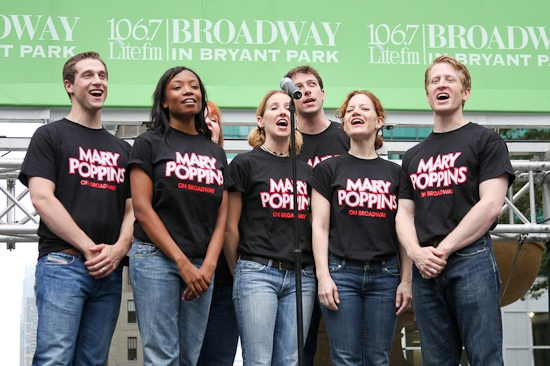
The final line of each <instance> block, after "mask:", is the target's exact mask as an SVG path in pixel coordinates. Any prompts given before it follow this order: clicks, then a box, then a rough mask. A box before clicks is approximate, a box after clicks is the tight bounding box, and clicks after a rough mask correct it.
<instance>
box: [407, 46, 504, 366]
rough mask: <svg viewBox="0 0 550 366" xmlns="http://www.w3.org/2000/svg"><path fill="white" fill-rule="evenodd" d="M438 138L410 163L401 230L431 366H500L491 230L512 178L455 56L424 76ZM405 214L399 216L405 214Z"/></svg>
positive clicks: (414, 151)
mask: <svg viewBox="0 0 550 366" xmlns="http://www.w3.org/2000/svg"><path fill="white" fill-rule="evenodd" d="M425 89H426V97H427V100H428V103H429V104H430V107H431V108H432V110H433V112H434V130H433V132H432V133H431V134H430V135H429V136H428V137H427V138H426V139H425V140H424V141H422V142H421V143H419V144H418V145H416V146H415V147H413V148H411V149H410V150H409V151H407V152H406V153H405V155H404V156H403V169H404V171H405V174H406V176H407V178H408V184H409V185H410V188H411V190H410V191H411V192H412V194H411V196H410V197H406V198H407V199H404V200H402V201H403V203H400V204H401V205H402V207H400V208H402V210H400V211H399V212H398V214H397V218H396V226H397V233H398V236H399V240H400V242H401V244H402V245H403V246H404V247H405V248H406V250H407V255H408V256H409V257H410V258H411V259H412V261H413V263H414V267H413V299H414V312H415V316H416V321H417V325H418V329H419V332H420V346H421V349H422V362H423V364H424V365H425V366H440V365H459V364H460V358H461V354H462V347H463V346H464V348H465V349H466V354H467V356H468V361H469V363H470V365H472V366H493V365H503V359H502V320H501V313H500V300H499V294H500V279H499V273H498V268H497V266H496V262H495V256H494V253H493V247H492V243H491V237H490V235H489V230H491V229H492V228H494V227H495V225H496V220H497V218H498V216H499V215H500V213H501V209H502V205H503V203H504V197H505V195H506V191H507V188H508V186H509V185H510V184H512V182H513V181H514V179H515V176H514V171H513V170H512V166H511V164H510V160H509V158H508V150H507V147H506V144H505V143H504V141H503V140H502V138H501V137H500V136H499V135H498V134H497V133H495V132H494V131H491V130H488V129H486V128H485V127H482V126H479V125H477V124H475V123H472V122H469V121H468V120H467V119H465V118H464V115H463V108H464V104H465V102H466V100H468V98H469V97H470V89H471V79H470V73H469V72H468V69H467V68H466V67H465V66H464V65H463V64H461V63H460V62H458V61H457V60H455V59H453V58H452V57H449V56H441V57H438V58H437V59H435V60H434V62H433V63H432V64H431V65H430V66H429V67H428V69H427V70H426V73H425ZM400 213H401V214H400Z"/></svg>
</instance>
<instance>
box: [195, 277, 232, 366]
mask: <svg viewBox="0 0 550 366" xmlns="http://www.w3.org/2000/svg"><path fill="white" fill-rule="evenodd" d="M232 293H233V285H232V284H225V283H217V284H215V285H214V292H213V293H212V304H211V305H210V315H209V317H208V326H207V327H206V334H205V335H204V343H203V344H202V349H201V356H200V359H199V363H198V364H197V365H198V366H233V362H234V361H235V353H236V352H237V343H238V342H239V327H238V325H237V316H236V315H235V306H233V300H232V299H231V295H232Z"/></svg>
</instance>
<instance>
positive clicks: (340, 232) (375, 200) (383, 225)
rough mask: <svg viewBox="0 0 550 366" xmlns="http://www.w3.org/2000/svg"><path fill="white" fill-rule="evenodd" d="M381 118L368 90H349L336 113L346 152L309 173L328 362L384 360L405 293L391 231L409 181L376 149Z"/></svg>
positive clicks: (408, 277) (408, 272) (407, 287)
mask: <svg viewBox="0 0 550 366" xmlns="http://www.w3.org/2000/svg"><path fill="white" fill-rule="evenodd" d="M385 116H386V115H385V112H384V109H383V108H382V105H381V103H380V101H379V100H378V99H377V98H376V97H375V96H374V95H373V94H372V93H370V92H368V91H365V90H361V91H354V92H351V93H350V94H349V95H348V96H347V98H346V101H345V102H344V104H343V105H342V107H340V109H339V110H338V112H337V117H338V118H340V119H341V120H342V122H343V128H344V131H345V132H346V134H347V135H348V136H349V137H350V149H349V152H347V153H344V154H340V155H339V156H336V157H333V158H331V159H327V160H325V161H322V162H321V163H319V164H318V165H317V166H316V167H315V169H314V170H313V176H312V177H311V178H310V179H308V183H309V184H310V186H311V187H312V196H311V209H312V230H313V239H312V240H313V254H314V257H315V266H316V275H317V280H318V294H319V302H320V303H321V305H322V306H321V311H322V312H323V316H324V318H325V323H326V327H327V333H328V338H329V343H330V353H331V357H332V364H333V365H346V366H349V365H372V366H381V365H389V357H390V350H391V346H392V342H393V337H394V334H395V327H396V323H397V316H398V315H399V314H401V313H402V312H404V311H405V310H407V309H408V308H409V305H410V303H411V299H412V295H411V281H412V264H411V261H410V259H409V258H408V257H407V255H406V253H405V251H404V249H403V248H402V247H401V246H400V244H399V241H398V239H397V233H396V230H395V216H396V213H397V210H398V209H399V200H400V198H401V197H402V196H403V195H404V194H405V193H406V192H407V189H408V188H407V187H408V186H407V185H406V184H405V177H404V175H403V172H402V170H401V167H400V166H399V165H397V164H395V163H393V162H390V161H387V160H384V159H382V158H380V157H379V156H378V154H377V153H376V150H377V149H379V148H381V147H382V143H383V140H382V137H381V136H380V131H381V129H382V127H383V124H384V119H385ZM399 260H400V261H401V263H399ZM399 264H400V265H399ZM400 268H401V272H400Z"/></svg>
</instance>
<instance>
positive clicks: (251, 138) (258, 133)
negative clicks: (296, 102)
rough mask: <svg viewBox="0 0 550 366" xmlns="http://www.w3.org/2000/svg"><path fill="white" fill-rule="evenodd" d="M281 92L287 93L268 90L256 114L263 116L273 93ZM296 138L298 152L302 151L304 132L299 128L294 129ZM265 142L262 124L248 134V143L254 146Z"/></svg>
mask: <svg viewBox="0 0 550 366" xmlns="http://www.w3.org/2000/svg"><path fill="white" fill-rule="evenodd" d="M277 93H281V94H284V95H286V93H284V92H282V91H280V90H270V91H268V92H267V94H266V95H265V96H264V97H263V99H262V101H261V102H260V104H259V105H258V108H257V109H256V115H257V116H258V117H263V116H264V114H265V109H266V106H267V101H268V99H269V98H271V97H272V96H273V95H275V94H277ZM289 98H290V97H289ZM294 138H295V139H296V149H295V151H296V154H299V153H300V149H301V148H302V144H303V138H302V134H301V133H300V131H298V130H296V129H295V130H294ZM264 143H265V131H264V130H263V128H260V126H258V127H256V128H254V129H253V130H252V131H250V133H249V134H248V144H249V145H250V146H252V147H253V148H257V147H260V146H262V145H263V144H264ZM290 145H291V140H290V139H289V142H288V149H289V150H290V148H291V146H290Z"/></svg>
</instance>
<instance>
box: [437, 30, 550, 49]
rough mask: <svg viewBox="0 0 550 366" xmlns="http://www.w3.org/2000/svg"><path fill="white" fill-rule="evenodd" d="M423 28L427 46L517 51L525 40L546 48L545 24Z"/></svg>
mask: <svg viewBox="0 0 550 366" xmlns="http://www.w3.org/2000/svg"><path fill="white" fill-rule="evenodd" d="M427 28H428V34H427V40H428V44H427V47H428V48H461V49H469V48H473V49H476V50H479V49H488V50H490V49H498V50H521V49H524V48H526V47H527V45H528V44H529V43H531V45H532V46H533V47H534V48H535V50H537V51H538V50H539V47H540V48H544V49H545V50H546V51H548V48H549V47H550V37H549V36H548V34H547V33H546V27H532V26H528V27H519V26H505V27H504V29H502V28H501V29H499V28H498V27H497V26H494V27H493V29H492V30H487V29H485V27H483V26H481V25H474V26H471V27H470V28H468V29H466V28H465V27H464V26H461V25H447V26H443V25H438V24H428V26H427Z"/></svg>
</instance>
